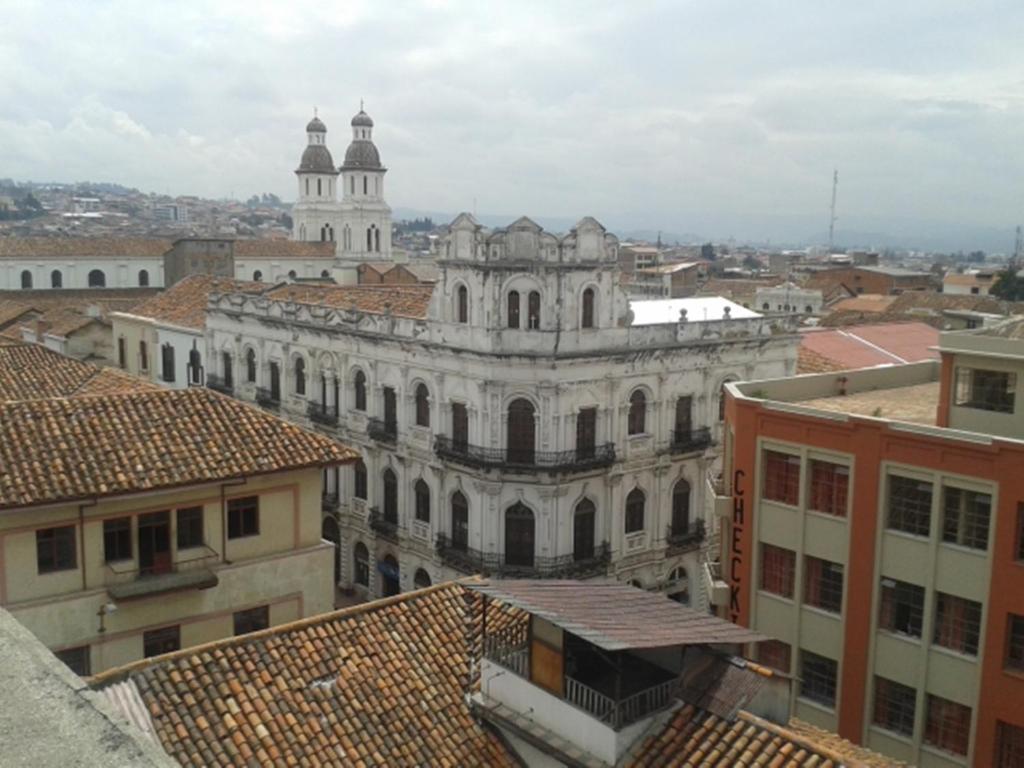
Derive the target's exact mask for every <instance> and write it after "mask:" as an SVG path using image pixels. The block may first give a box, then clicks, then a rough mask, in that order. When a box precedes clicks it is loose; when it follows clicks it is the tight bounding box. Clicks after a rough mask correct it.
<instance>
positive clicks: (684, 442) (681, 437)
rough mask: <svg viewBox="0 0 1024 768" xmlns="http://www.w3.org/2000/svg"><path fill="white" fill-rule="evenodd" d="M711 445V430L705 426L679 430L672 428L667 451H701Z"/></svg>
mask: <svg viewBox="0 0 1024 768" xmlns="http://www.w3.org/2000/svg"><path fill="white" fill-rule="evenodd" d="M710 445H711V430H710V429H708V428H707V427H701V428H700V429H691V430H685V431H681V430H678V429H674V430H672V441H671V442H670V443H669V445H668V450H669V453H693V452H695V451H703V450H704V449H705V448H707V447H708V446H710Z"/></svg>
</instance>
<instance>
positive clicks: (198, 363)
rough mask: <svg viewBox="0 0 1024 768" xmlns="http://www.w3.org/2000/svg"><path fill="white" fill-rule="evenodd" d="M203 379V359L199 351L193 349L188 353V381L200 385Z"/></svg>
mask: <svg viewBox="0 0 1024 768" xmlns="http://www.w3.org/2000/svg"><path fill="white" fill-rule="evenodd" d="M202 378H203V358H202V356H201V355H200V354H199V350H198V349H196V348H195V347H193V348H192V349H190V350H189V351H188V380H189V382H190V383H192V384H200V383H201V382H202Z"/></svg>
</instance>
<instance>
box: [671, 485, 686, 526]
mask: <svg viewBox="0 0 1024 768" xmlns="http://www.w3.org/2000/svg"><path fill="white" fill-rule="evenodd" d="M689 530H690V484H689V483H688V482H687V481H686V480H685V479H680V480H678V481H677V482H676V484H675V486H673V488H672V535H673V536H682V535H684V534H686V533H688V532H689Z"/></svg>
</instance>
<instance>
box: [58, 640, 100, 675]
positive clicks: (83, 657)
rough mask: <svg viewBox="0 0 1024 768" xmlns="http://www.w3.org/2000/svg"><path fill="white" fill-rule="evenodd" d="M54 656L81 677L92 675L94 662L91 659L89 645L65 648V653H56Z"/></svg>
mask: <svg viewBox="0 0 1024 768" xmlns="http://www.w3.org/2000/svg"><path fill="white" fill-rule="evenodd" d="M53 655H54V656H56V657H57V658H58V659H60V660H61V661H63V662H64V664H65V665H66V666H67V668H68V669H70V670H71V671H72V672H74V673H75V674H76V675H78V676H79V677H88V676H89V675H91V674H92V662H91V660H90V658H89V646H88V645H80V646H78V647H77V648H65V649H64V650H63V651H54V652H53Z"/></svg>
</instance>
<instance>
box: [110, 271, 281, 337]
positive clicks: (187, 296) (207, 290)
mask: <svg viewBox="0 0 1024 768" xmlns="http://www.w3.org/2000/svg"><path fill="white" fill-rule="evenodd" d="M270 287H271V286H269V285H268V284H267V283H259V282H252V281H247V280H235V279H233V278H230V277H215V276H213V275H190V276H189V277H186V278H184V279H183V280H180V281H179V282H177V283H175V284H174V285H172V286H171V287H170V288H168V289H167V290H165V291H164V292H163V293H161V294H159V295H158V296H154V297H153V298H151V299H149V300H147V301H144V302H142V303H141V304H138V305H136V306H135V307H133V308H132V309H131V310H130V311H128V312H127V314H130V315H134V316H136V317H145V318H149V319H151V320H155V321H156V322H159V323H167V324H169V325H176V326H180V327H182V328H192V329H194V330H197V331H201V330H202V329H203V328H205V327H206V304H207V300H208V299H209V296H210V294H211V293H249V294H260V293H263V292H264V291H266V290H268V289H269V288H270Z"/></svg>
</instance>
